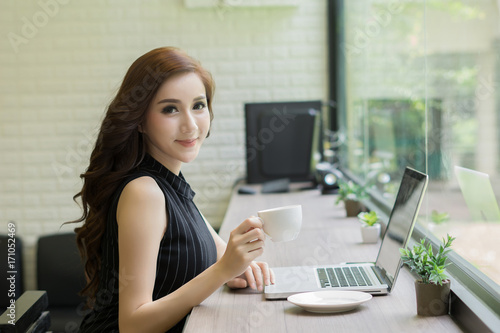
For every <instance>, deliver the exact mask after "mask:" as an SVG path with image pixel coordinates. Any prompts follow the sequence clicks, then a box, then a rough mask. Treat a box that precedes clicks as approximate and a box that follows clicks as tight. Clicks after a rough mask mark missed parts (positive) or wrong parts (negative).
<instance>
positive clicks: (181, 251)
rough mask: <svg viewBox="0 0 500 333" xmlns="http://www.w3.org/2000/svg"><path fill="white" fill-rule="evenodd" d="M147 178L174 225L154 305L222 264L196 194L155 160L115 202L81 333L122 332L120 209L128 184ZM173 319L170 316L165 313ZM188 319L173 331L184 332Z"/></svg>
mask: <svg viewBox="0 0 500 333" xmlns="http://www.w3.org/2000/svg"><path fill="white" fill-rule="evenodd" d="M142 176H149V177H152V178H153V179H154V180H155V181H156V182H157V183H158V185H159V187H160V188H161V190H162V192H163V194H164V195H165V202H166V207H165V208H166V210H167V214H168V225H167V230H166V232H165V235H164V236H163V238H162V240H161V243H160V249H159V251H158V258H157V270H156V279H155V285H154V290H153V295H152V298H153V300H156V299H159V298H161V297H163V296H165V295H168V294H169V293H171V292H173V291H175V290H176V289H178V288H179V287H181V286H182V285H184V284H185V283H186V282H188V281H190V280H191V279H193V278H194V277H195V276H197V275H198V274H200V273H201V272H203V271H204V270H205V269H207V268H208V267H209V266H211V265H212V264H214V263H215V261H216V260H217V249H216V247H215V243H214V240H213V238H212V235H211V234H210V231H209V230H208V228H207V226H206V224H205V221H204V220H203V218H202V217H201V214H200V212H199V211H198V209H197V208H196V205H195V204H194V202H193V197H194V195H195V193H194V192H193V191H192V190H191V187H190V186H189V184H188V183H187V182H186V181H185V180H184V177H183V176H182V174H180V175H179V176H177V175H176V174H174V173H172V172H170V171H169V170H168V169H167V168H165V167H164V166H163V165H162V164H161V163H159V162H158V161H156V160H155V159H154V158H153V157H151V156H150V155H146V157H145V159H144V161H143V162H142V163H141V165H140V167H139V168H138V169H137V170H136V172H134V173H133V174H132V175H131V176H130V177H128V178H127V179H126V180H125V181H124V182H123V184H121V186H120V187H119V188H118V189H117V191H116V192H115V194H114V195H113V197H112V201H111V207H110V210H109V216H108V220H107V225H106V230H105V233H104V235H103V238H102V243H101V251H102V267H101V273H100V283H99V289H98V291H97V295H96V303H95V306H94V308H93V310H92V311H91V312H90V313H89V314H88V315H87V316H86V317H85V318H84V319H83V322H82V324H81V326H80V332H82V333H83V332H85V333H86V332H99V333H101V332H118V290H119V280H120V279H122V280H124V281H122V282H124V283H126V279H127V278H128V277H127V276H126V275H124V276H119V274H118V225H117V222H116V208H117V205H118V199H119V197H120V194H121V192H122V191H123V188H124V187H125V185H127V184H128V183H129V182H130V181H132V180H133V179H136V178H138V177H142ZM165 315H168V314H165ZM185 320H186V318H184V319H183V320H181V321H180V322H179V323H178V324H177V325H175V326H174V327H173V328H172V329H170V330H169V331H168V332H181V331H182V329H183V327H184V323H185Z"/></svg>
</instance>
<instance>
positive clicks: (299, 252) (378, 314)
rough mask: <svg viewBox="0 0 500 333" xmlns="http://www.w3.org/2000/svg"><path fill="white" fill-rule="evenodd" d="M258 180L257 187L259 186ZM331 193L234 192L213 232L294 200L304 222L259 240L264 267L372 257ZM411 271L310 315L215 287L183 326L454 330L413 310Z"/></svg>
mask: <svg viewBox="0 0 500 333" xmlns="http://www.w3.org/2000/svg"><path fill="white" fill-rule="evenodd" d="M258 188H259V187H256V189H258ZM334 202H335V197H334V196H332V195H324V196H322V195H321V194H320V192H319V191H318V190H308V191H292V192H290V193H286V194H257V195H239V194H237V193H236V192H234V193H233V195H232V197H231V201H230V204H229V207H228V210H227V213H226V216H225V218H224V221H223V224H222V226H221V230H220V235H221V237H222V238H224V239H226V240H227V239H228V238H229V233H230V232H231V230H233V229H234V227H236V226H237V225H238V224H239V223H240V222H241V221H243V220H244V219H245V218H246V217H248V216H250V215H256V214H257V210H261V209H266V208H273V207H278V206H284V205H292V204H301V205H302V210H303V224H302V230H301V233H300V235H299V237H298V238H297V239H296V240H294V241H292V242H285V243H273V242H272V241H266V247H265V251H264V255H263V256H262V257H261V258H260V260H263V261H267V262H268V263H269V265H270V266H271V267H277V266H290V265H316V264H328V263H338V262H342V261H375V259H376V255H377V252H378V247H379V245H380V242H379V244H362V243H361V235H360V232H359V222H358V221H357V219H356V218H346V217H345V213H344V209H343V206H342V205H340V206H335V205H334ZM413 283H414V278H413V276H412V275H411V274H410V272H409V271H408V270H407V269H406V268H404V269H402V270H401V272H400V275H399V277H398V280H397V283H396V286H395V288H394V290H393V292H392V293H391V294H390V295H387V296H376V297H373V299H371V300H370V301H369V302H367V303H364V304H362V305H361V306H360V307H359V308H357V309H356V310H353V311H350V312H345V313H340V314H314V313H309V312H306V311H304V310H302V309H301V308H299V307H297V306H295V305H293V304H291V303H289V302H288V301H286V300H280V301H266V300H265V299H264V296H263V294H262V293H258V292H253V291H250V290H237V291H234V290H230V289H229V288H227V287H225V286H224V287H222V288H220V289H219V290H218V291H217V292H215V293H214V294H213V295H211V296H210V297H209V298H207V299H206V300H205V301H204V302H203V303H202V304H200V305H199V306H197V307H195V308H194V309H193V311H192V313H191V316H190V318H189V320H188V322H187V324H186V327H185V330H184V332H196V333H198V332H238V333H240V332H259V333H263V332H273V333H277V332H301V333H302V332H333V331H338V332H363V331H364V332H461V330H460V328H459V327H458V326H457V325H456V324H455V323H454V322H453V320H452V319H451V317H449V316H441V317H419V316H417V315H416V313H417V312H416V305H415V304H416V302H415V290H414V285H413Z"/></svg>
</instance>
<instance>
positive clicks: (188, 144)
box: [177, 139, 197, 147]
mask: <svg viewBox="0 0 500 333" xmlns="http://www.w3.org/2000/svg"><path fill="white" fill-rule="evenodd" d="M196 140H197V139H189V140H177V142H178V143H179V144H181V145H182V146H184V147H193V146H194V145H196Z"/></svg>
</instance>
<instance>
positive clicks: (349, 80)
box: [340, 0, 500, 283]
mask: <svg viewBox="0 0 500 333" xmlns="http://www.w3.org/2000/svg"><path fill="white" fill-rule="evenodd" d="M344 13H345V27H344V29H345V40H344V41H343V43H342V45H341V49H342V52H343V55H344V56H345V78H344V80H345V82H344V88H345V100H344V101H341V102H342V103H341V105H345V114H343V116H342V117H341V118H340V119H341V122H340V132H341V135H340V136H341V137H345V141H344V145H343V146H342V148H341V156H342V158H341V161H342V164H343V167H344V168H346V169H348V170H350V171H351V172H352V173H353V175H354V176H356V177H358V178H359V179H361V180H362V181H363V182H365V183H366V184H367V185H369V186H370V187H371V188H372V191H374V193H378V194H379V195H380V196H381V197H382V198H383V200H385V202H386V204H387V205H389V206H392V204H393V200H394V193H395V191H396V190H397V187H398V186H399V181H400V179H401V175H402V171H403V169H404V167H405V166H410V167H413V168H415V169H417V170H420V171H423V172H426V173H427V174H428V175H429V177H430V183H429V187H428V191H427V195H426V200H425V203H424V205H423V206H422V209H421V212H420V218H419V223H421V224H422V225H423V226H425V227H426V228H427V230H428V232H429V233H432V234H434V235H435V236H437V237H438V238H441V237H443V236H445V235H446V234H447V233H450V234H451V235H453V236H455V237H457V239H456V241H455V244H454V249H455V251H456V252H457V253H458V254H460V255H461V256H463V257H464V258H465V259H466V260H468V261H469V262H471V263H472V264H473V265H474V266H476V267H477V268H478V269H479V270H481V271H482V272H483V273H485V274H486V275H487V276H488V277H490V278H491V279H493V280H494V281H495V282H496V283H500V270H499V268H498V267H500V247H499V246H497V244H495V243H496V242H497V240H498V239H500V221H498V220H496V219H495V218H491V217H488V218H486V217H485V216H489V213H488V212H485V210H486V211H488V210H490V211H491V210H493V211H498V210H496V206H497V200H496V198H498V197H499V195H500V163H499V162H500V161H499V151H500V145H499V142H500V141H499V137H498V127H499V123H500V119H499V114H500V96H499V93H498V82H499V79H500V61H499V60H500V56H499V55H500V39H499V36H500V27H499V22H500V17H499V16H500V15H499V14H500V8H499V2H498V1H490V0H474V1H473V0H456V1H455V0H450V1H438V0H436V1H433V0H427V1H421V0H414V1H405V2H401V3H399V2H394V1H392V0H378V1H344ZM455 166H460V167H465V168H467V169H472V170H477V171H480V172H482V174H479V176H482V177H480V178H477V179H476V180H475V181H469V184H468V188H467V189H466V190H465V193H466V194H471V193H475V194H474V195H469V197H476V198H477V197H480V198H482V204H481V201H479V203H478V202H477V201H476V203H474V202H472V201H473V200H471V199H470V198H469V199H467V200H466V198H464V195H463V193H462V191H461V188H460V186H459V185H460V184H459V181H458V178H457V175H456V173H455ZM485 174H486V175H489V178H490V179H489V180H488V178H486V180H485ZM486 177H487V176H486ZM478 179H479V180H478ZM490 182H491V184H492V187H491V188H490V187H489V186H490V185H489V184H490ZM462 185H463V184H462ZM488 189H492V191H491V195H490V201H489V202H488V204H486V205H484V202H486V200H488V195H487V193H488ZM466 197H467V195H466ZM491 198H492V199H491ZM479 206H481V207H483V206H484V207H486V208H484V207H483V208H481V207H479ZM474 212H478V213H474Z"/></svg>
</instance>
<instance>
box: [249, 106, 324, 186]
mask: <svg viewBox="0 0 500 333" xmlns="http://www.w3.org/2000/svg"><path fill="white" fill-rule="evenodd" d="M320 110H321V101H307V102H275V103H250V104H245V120H246V121H245V123H246V157H247V182H248V183H250V184H252V183H261V182H264V181H268V180H273V179H279V178H288V179H290V180H291V181H310V180H312V178H313V165H314V161H315V154H317V153H318V152H319V148H320V144H319V142H320V135H321V133H320V132H321V131H320V126H321V123H320V121H321V112H320Z"/></svg>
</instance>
